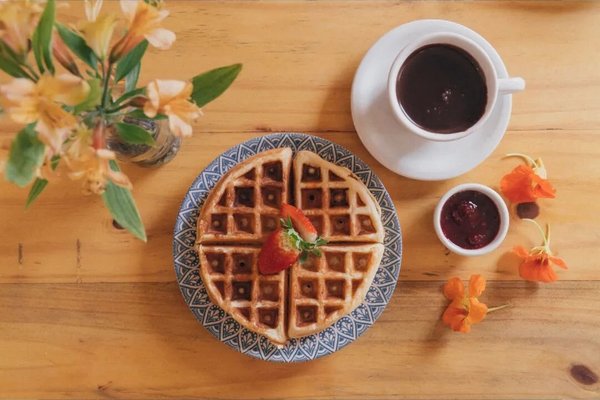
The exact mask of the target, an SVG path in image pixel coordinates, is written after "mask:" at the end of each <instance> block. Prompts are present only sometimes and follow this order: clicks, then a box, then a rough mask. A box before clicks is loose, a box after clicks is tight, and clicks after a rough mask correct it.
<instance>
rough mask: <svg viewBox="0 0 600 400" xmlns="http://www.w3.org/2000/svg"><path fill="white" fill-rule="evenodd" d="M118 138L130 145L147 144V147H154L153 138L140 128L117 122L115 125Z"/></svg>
mask: <svg viewBox="0 0 600 400" xmlns="http://www.w3.org/2000/svg"><path fill="white" fill-rule="evenodd" d="M115 127H116V128H117V129H116V130H117V133H118V134H119V137H120V138H121V139H123V140H124V141H125V142H127V143H131V144H147V145H148V146H153V145H154V138H153V137H152V135H151V134H150V132H148V131H147V130H145V129H144V128H142V127H139V126H137V125H131V124H126V123H123V122H117V123H116V124H115Z"/></svg>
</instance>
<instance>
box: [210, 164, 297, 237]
mask: <svg viewBox="0 0 600 400" xmlns="http://www.w3.org/2000/svg"><path fill="white" fill-rule="evenodd" d="M288 177H289V170H288V169H287V168H285V166H284V165H283V164H282V162H281V161H274V162H273V161H268V162H265V163H261V164H259V165H256V166H253V167H252V168H251V169H249V170H248V171H246V172H245V173H244V172H243V171H242V172H241V173H240V174H239V176H237V177H231V178H230V181H229V182H228V184H227V186H226V187H225V190H224V192H223V193H222V194H221V196H220V198H218V199H216V201H215V203H214V205H213V207H212V211H211V213H210V215H208V216H206V221H205V222H206V223H207V228H206V231H205V232H204V234H203V237H202V238H201V242H202V243H207V242H208V241H213V240H214V241H218V240H220V239H222V238H226V240H230V239H229V238H235V240H246V241H258V240H260V239H261V238H263V237H264V236H265V235H268V234H269V233H270V232H273V231H274V230H275V229H276V228H277V226H278V224H279V209H280V207H281V204H282V203H284V202H287V198H288V195H287V183H288V181H289V178H288Z"/></svg>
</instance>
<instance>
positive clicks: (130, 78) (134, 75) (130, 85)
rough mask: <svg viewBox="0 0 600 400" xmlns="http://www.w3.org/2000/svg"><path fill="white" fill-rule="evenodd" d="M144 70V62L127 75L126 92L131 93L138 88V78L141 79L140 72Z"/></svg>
mask: <svg viewBox="0 0 600 400" xmlns="http://www.w3.org/2000/svg"><path fill="white" fill-rule="evenodd" d="M141 69H142V62H141V61H140V62H139V63H137V64H136V65H135V67H133V69H132V70H131V71H129V73H128V74H127V75H125V91H126V92H129V91H132V90H134V89H135V87H136V86H137V82H138V78H139V77H140V71H141Z"/></svg>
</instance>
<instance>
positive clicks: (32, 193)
mask: <svg viewBox="0 0 600 400" xmlns="http://www.w3.org/2000/svg"><path fill="white" fill-rule="evenodd" d="M59 162H60V156H58V155H55V156H52V158H51V159H50V168H52V170H53V171H54V170H56V168H57V167H58V163H59ZM46 185H48V180H47V179H44V178H35V181H34V182H33V185H32V186H31V189H30V190H29V195H27V202H26V203H25V208H29V206H30V205H32V204H33V202H34V201H35V200H36V199H37V198H38V196H39V195H40V194H42V192H43V191H44V189H45V188H46Z"/></svg>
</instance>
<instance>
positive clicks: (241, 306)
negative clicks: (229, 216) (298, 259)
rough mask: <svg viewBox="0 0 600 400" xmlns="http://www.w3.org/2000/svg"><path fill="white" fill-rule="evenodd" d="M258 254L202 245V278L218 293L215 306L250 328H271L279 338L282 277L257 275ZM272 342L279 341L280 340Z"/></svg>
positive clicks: (282, 317) (282, 316)
mask: <svg viewBox="0 0 600 400" xmlns="http://www.w3.org/2000/svg"><path fill="white" fill-rule="evenodd" d="M259 251H260V249H258V248H247V247H213V246H202V248H201V251H200V265H201V268H202V270H203V271H202V275H203V278H205V279H206V284H207V286H211V287H212V288H213V290H212V293H219V295H220V297H221V299H220V300H221V301H220V302H219V303H220V304H221V306H222V307H223V308H224V309H225V310H228V311H230V312H232V313H236V314H237V315H238V317H239V318H241V319H243V320H245V321H246V322H247V324H249V325H250V326H254V327H256V326H258V327H260V328H261V329H263V330H270V329H274V330H276V331H278V333H279V335H282V334H283V332H284V325H285V312H284V306H285V301H284V295H285V284H286V282H285V274H284V272H280V273H278V274H274V275H262V274H260V273H259V271H258V266H257V259H258V252H259ZM267 334H269V332H267ZM273 334H274V333H271V334H270V336H272V335H273ZM275 335H277V333H275ZM274 339H275V340H276V341H277V339H279V340H281V337H275V338H274Z"/></svg>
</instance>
